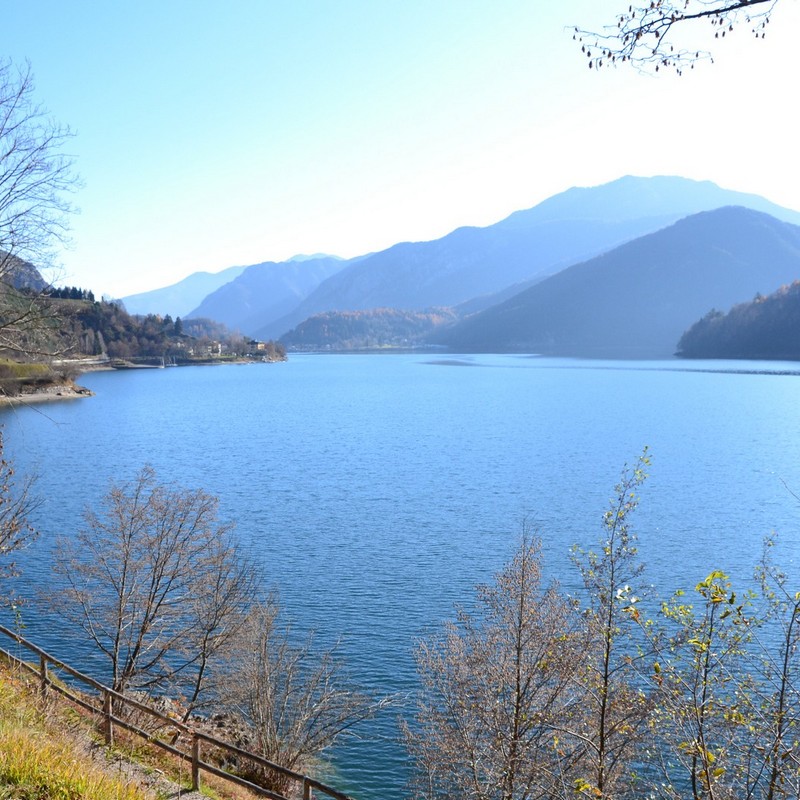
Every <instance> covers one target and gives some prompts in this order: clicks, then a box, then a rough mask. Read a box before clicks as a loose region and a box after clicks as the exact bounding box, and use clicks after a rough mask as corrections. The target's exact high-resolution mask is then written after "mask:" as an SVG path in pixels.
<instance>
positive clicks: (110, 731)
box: [103, 692, 114, 747]
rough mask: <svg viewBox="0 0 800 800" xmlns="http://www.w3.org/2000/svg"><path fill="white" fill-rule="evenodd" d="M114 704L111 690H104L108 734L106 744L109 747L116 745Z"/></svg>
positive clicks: (106, 732) (104, 711)
mask: <svg viewBox="0 0 800 800" xmlns="http://www.w3.org/2000/svg"><path fill="white" fill-rule="evenodd" d="M112 711H113V709H112V705H111V693H110V692H103V714H105V718H106V720H105V722H106V724H105V728H106V730H105V734H106V744H107V745H108V746H109V747H113V746H114V720H113V719H112Z"/></svg>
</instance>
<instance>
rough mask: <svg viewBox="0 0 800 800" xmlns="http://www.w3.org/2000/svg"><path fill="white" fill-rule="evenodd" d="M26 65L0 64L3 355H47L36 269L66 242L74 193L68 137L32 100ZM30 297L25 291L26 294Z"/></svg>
mask: <svg viewBox="0 0 800 800" xmlns="http://www.w3.org/2000/svg"><path fill="white" fill-rule="evenodd" d="M34 88H35V87H34V82H33V76H32V74H31V68H30V65H29V64H28V65H26V66H25V67H23V68H17V67H16V66H15V65H14V64H13V63H12V62H11V61H10V60H8V59H5V60H2V59H0V349H5V350H7V351H9V352H10V353H11V354H26V355H37V354H44V353H47V352H48V344H49V342H50V339H49V337H48V336H47V329H48V328H49V327H52V326H53V325H54V324H57V322H56V320H57V314H56V313H55V311H56V308H57V307H55V306H54V305H53V304H52V303H51V302H50V301H49V300H48V299H47V298H46V297H44V296H43V295H42V294H41V291H40V290H41V289H42V288H43V286H42V285H41V284H42V281H41V276H39V275H38V272H37V270H36V269H35V268H34V267H33V266H32V264H37V265H38V266H39V267H44V266H49V265H51V264H52V260H53V251H54V248H55V247H56V246H58V245H59V244H62V243H64V242H65V241H66V239H67V234H68V220H69V217H70V215H71V213H72V212H73V211H74V208H73V206H72V205H71V203H70V202H69V199H68V198H69V195H70V193H71V192H72V191H74V189H75V188H76V187H77V185H78V179H77V176H76V174H75V172H74V171H73V159H72V157H71V156H69V155H68V154H66V153H65V152H64V148H65V146H66V143H67V142H68V141H69V139H70V136H71V134H70V131H69V129H67V128H65V127H63V126H61V125H59V124H58V123H56V122H55V121H53V119H52V118H51V117H50V115H49V114H48V113H47V111H46V110H45V109H44V108H43V107H42V106H41V105H39V104H38V103H37V102H36V101H35V99H34ZM26 290H30V291H26Z"/></svg>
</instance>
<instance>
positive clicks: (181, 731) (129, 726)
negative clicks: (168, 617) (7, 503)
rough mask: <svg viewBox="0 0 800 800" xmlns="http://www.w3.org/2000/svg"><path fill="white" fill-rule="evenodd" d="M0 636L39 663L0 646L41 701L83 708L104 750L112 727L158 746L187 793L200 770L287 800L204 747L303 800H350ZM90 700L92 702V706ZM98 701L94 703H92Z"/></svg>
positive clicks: (20, 641) (111, 737) (274, 799)
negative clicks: (72, 685) (58, 678)
mask: <svg viewBox="0 0 800 800" xmlns="http://www.w3.org/2000/svg"><path fill="white" fill-rule="evenodd" d="M0 634H3V635H5V636H7V637H9V638H10V639H13V640H14V641H15V642H17V643H18V644H19V645H21V646H22V647H24V648H26V649H27V650H28V651H30V652H31V653H32V654H33V655H34V656H35V657H36V658H38V661H39V665H38V667H37V666H36V664H35V662H34V663H30V662H28V661H26V660H24V659H23V658H20V657H19V656H17V655H14V653H12V652H10V651H9V650H7V649H6V648H3V647H0V654H2V655H4V656H5V657H6V658H7V659H9V661H11V662H12V663H14V664H17V665H18V666H20V667H22V668H23V669H25V670H27V671H28V672H30V673H32V674H33V675H35V676H37V677H38V679H39V691H40V693H41V695H42V697H46V695H47V692H48V691H55V692H57V693H58V694H60V695H63V696H64V697H66V698H68V699H69V700H70V701H71V702H73V703H76V704H77V705H79V706H81V707H82V708H85V709H86V710H87V711H90V712H92V713H93V714H97V715H98V716H99V717H101V718H102V723H103V733H104V735H105V741H106V743H107V744H108V745H113V743H114V728H115V727H116V726H119V727H120V728H124V729H125V730H127V731H130V732H131V733H133V734H135V735H136V736H139V737H141V738H143V739H145V740H146V741H148V742H150V743H152V744H154V745H156V746H157V747H160V748H161V749H162V750H166V751H167V752H168V753H172V755H174V756H177V757H178V758H180V759H183V760H184V761H187V762H189V763H190V764H191V768H192V784H191V788H192V789H193V790H197V789H199V788H200V773H201V772H203V771H205V772H208V773H211V774H212V775H216V776H218V777H220V778H223V779H224V780H227V781H230V782H231V783H235V784H237V785H239V786H243V787H245V788H247V789H249V790H250V791H252V792H255V793H256V794H259V795H261V796H263V797H269V798H272V800H288V798H287V797H286V796H285V795H282V794H277V793H276V792H272V791H270V790H269V789H265V788H263V787H262V786H258V785H256V784H255V783H253V782H251V781H248V780H246V779H244V778H241V777H239V776H238V775H235V774H233V773H232V772H229V771H227V770H225V769H221V768H219V767H217V766H215V765H213V764H209V763H208V762H206V761H203V758H202V747H203V745H204V744H205V745H207V746H209V747H213V748H214V749H215V750H216V751H217V752H220V753H222V754H225V755H231V756H235V757H236V758H238V759H245V760H247V761H249V762H251V763H252V764H254V765H256V766H257V767H260V768H263V769H266V770H268V771H272V772H273V773H275V774H277V775H281V776H283V777H285V778H289V779H290V780H291V781H293V782H294V783H295V786H296V788H297V789H298V790H300V789H301V790H302V797H303V800H312V798H313V797H314V792H315V791H316V792H319V793H322V794H324V795H327V796H328V797H332V798H334V800H353V799H352V798H351V797H349V796H348V795H346V794H343V793H342V792H339V791H337V790H336V789H334V788H332V787H331V786H327V785H326V784H324V783H321V782H320V781H318V780H315V779H314V778H311V777H309V776H308V775H302V774H300V773H298V772H294V771H293V770H290V769H286V768H285V767H281V766H280V765H278V764H274V763H272V762H271V761H268V760H267V759H265V758H261V756H258V755H256V754H255V753H250V752H248V751H247V750H243V749H242V748H240V747H236V746H235V745H232V744H229V743H228V742H224V741H222V740H220V739H216V738H215V737H213V736H209V735H208V734H206V733H203V732H202V731H199V730H196V729H195V728H194V727H192V726H191V725H186V724H184V723H182V722H179V721H178V720H175V719H172V718H171V717H169V716H168V715H166V714H163V713H162V712H160V711H158V710H157V709H155V708H152V707H151V706H150V705H148V704H147V703H143V702H140V701H139V700H135V699H134V698H132V697H128V696H126V695H123V694H120V693H119V692H115V691H114V690H113V689H111V688H109V687H108V686H104V685H103V684H102V683H99V682H98V681H96V680H94V679H93V678H90V677H89V676H88V675H84V674H83V673H82V672H79V671H78V670H76V669H73V668H72V667H71V666H69V664H65V663H64V662H63V661H60V660H59V659H57V658H54V657H53V656H51V655H49V654H48V653H46V652H45V651H44V650H42V649H41V648H39V647H37V646H36V645H35V644H33V643H32V642H29V641H27V639H24V638H23V637H22V636H20V635H19V634H18V633H15V632H14V631H12V630H10V629H9V628H6V627H4V626H2V625H0ZM51 667H55V668H57V669H59V670H63V671H64V672H65V673H67V674H68V675H70V676H71V677H72V678H74V679H75V680H77V681H80V682H81V683H83V684H86V685H87V686H89V687H90V689H91V690H94V692H96V693H97V696H96V697H95V696H93V695H92V694H84V693H83V692H81V693H80V694H78V693H76V692H75V691H71V690H70V689H69V688H68V687H67V686H64V685H62V684H61V682H58V683H56V682H54V681H53V680H52V678H51V676H50V674H49V670H50V668H51ZM92 700H94V701H95V702H92ZM98 700H99V704H98V703H97V701H98ZM121 708H126V709H134V710H136V711H138V712H139V713H140V714H144V715H145V717H151V718H152V719H153V720H155V721H156V722H157V727H158V728H159V729H160V730H161V731H163V730H164V729H165V728H169V729H171V730H172V731H173V736H163V734H162V735H159V736H156V735H155V734H154V733H152V732H148V731H146V730H144V729H143V728H142V727H140V726H139V725H136V724H134V723H133V722H131V721H130V719H128V720H126V719H123V718H121V717H120V716H119V713H120V711H119V709H121ZM181 739H183V740H185V741H187V742H189V743H190V748H189V750H188V751H186V750H182V749H181V748H180V747H179V746H178V744H179V743H180V741H181Z"/></svg>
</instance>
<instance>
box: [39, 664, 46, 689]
mask: <svg viewBox="0 0 800 800" xmlns="http://www.w3.org/2000/svg"><path fill="white" fill-rule="evenodd" d="M39 676H40V677H39V690H40V691H41V693H42V698H44V697H46V696H47V661H46V660H45V657H44V656H39Z"/></svg>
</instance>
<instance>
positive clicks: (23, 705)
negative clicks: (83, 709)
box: [0, 668, 153, 800]
mask: <svg viewBox="0 0 800 800" xmlns="http://www.w3.org/2000/svg"><path fill="white" fill-rule="evenodd" d="M66 729H67V721H66V719H65V718H64V716H63V714H62V715H59V714H50V715H47V716H45V715H44V714H43V713H42V712H41V711H40V710H39V709H38V707H37V703H36V700H35V698H34V697H33V696H32V695H31V693H30V691H29V690H28V689H27V688H26V687H25V686H24V685H23V684H22V683H21V682H20V681H18V680H17V679H16V678H15V676H14V675H13V674H12V673H9V672H8V671H7V670H6V669H5V668H3V669H2V670H0V797H2V798H6V797H8V798H19V800H145V799H146V798H150V799H151V798H152V797H153V795H152V794H150V793H148V792H145V791H143V790H141V789H140V788H139V787H138V786H137V785H136V784H134V783H130V782H126V781H123V780H121V779H119V778H115V777H113V776H111V775H109V774H107V773H106V772H104V771H103V770H102V769H101V768H100V767H99V766H98V765H97V764H95V763H93V761H92V759H91V758H90V757H89V756H88V754H87V753H86V752H85V751H84V749H83V748H82V747H81V746H80V744H79V742H78V741H77V740H76V739H75V738H74V737H73V736H71V735H70V734H69V733H66V732H65V730H66Z"/></svg>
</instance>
